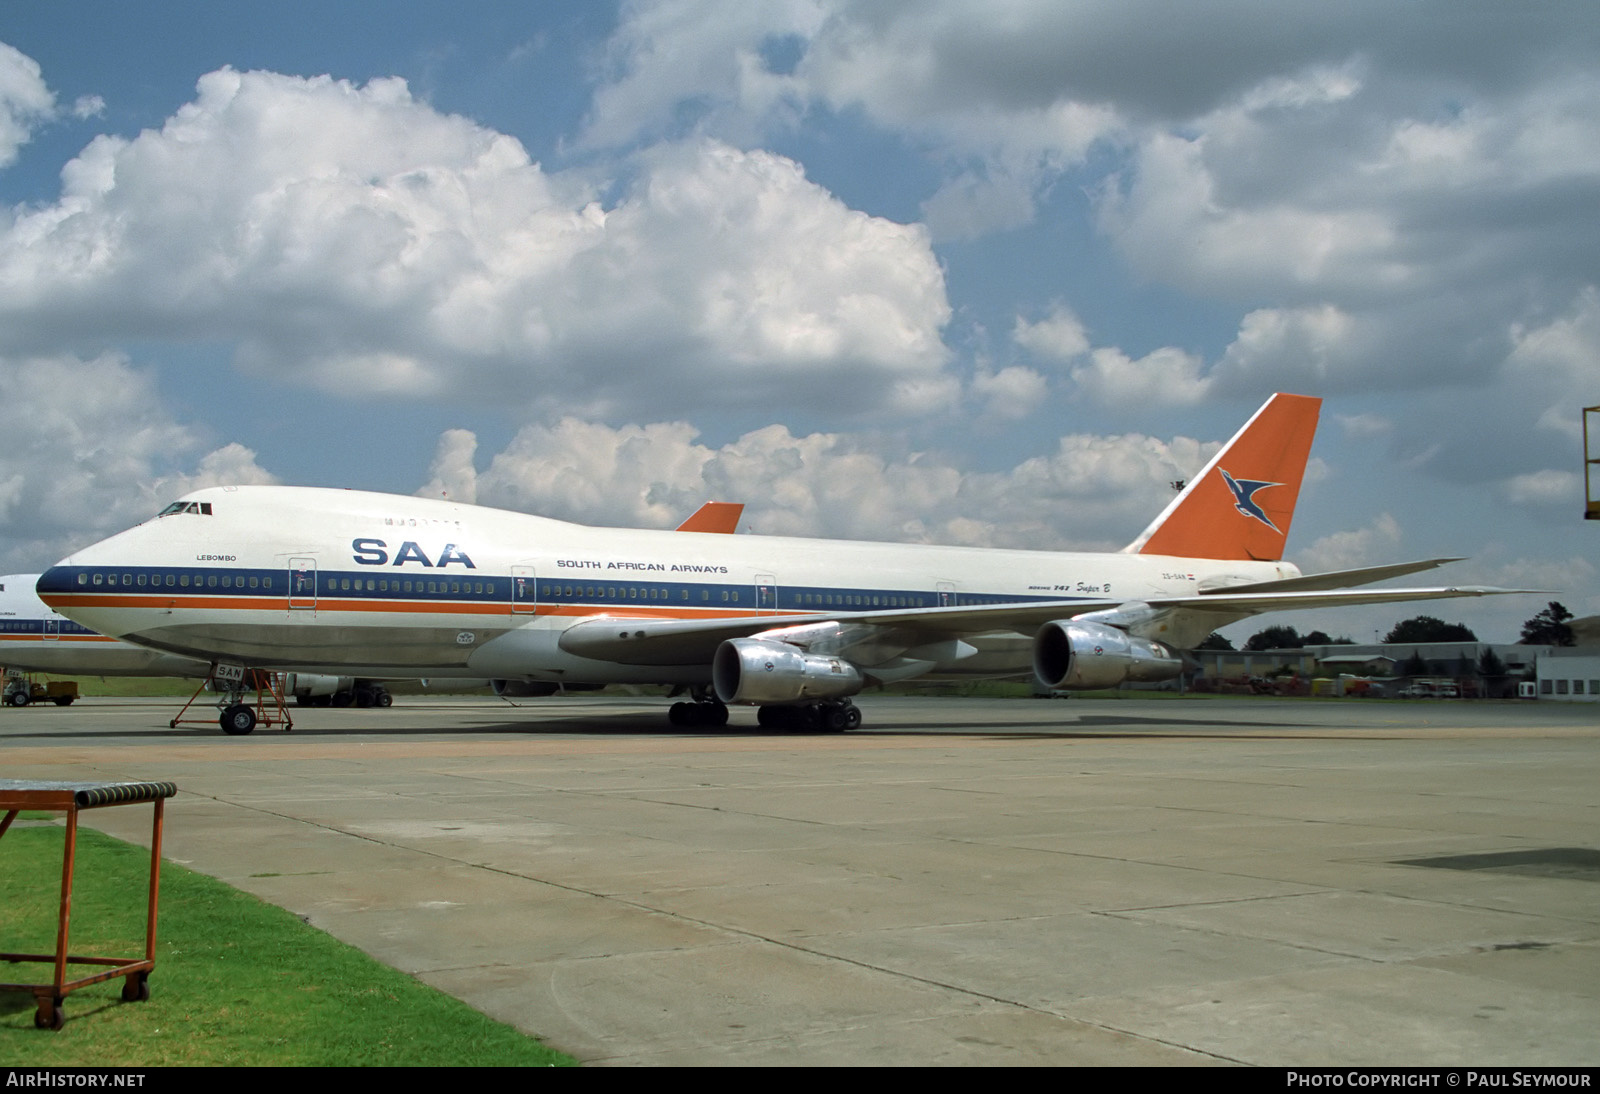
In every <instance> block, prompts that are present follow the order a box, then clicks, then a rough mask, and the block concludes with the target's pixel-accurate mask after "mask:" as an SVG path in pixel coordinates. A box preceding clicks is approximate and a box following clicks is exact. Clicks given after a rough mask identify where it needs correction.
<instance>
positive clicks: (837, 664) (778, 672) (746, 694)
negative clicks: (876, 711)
mask: <svg viewBox="0 0 1600 1094" xmlns="http://www.w3.org/2000/svg"><path fill="white" fill-rule="evenodd" d="M711 684H712V686H713V687H714V688H715V689H716V692H717V698H718V699H721V700H722V701H723V702H724V703H795V702H800V701H802V700H807V699H836V698H838V697H839V696H842V695H854V694H855V693H856V692H858V691H860V690H861V689H862V688H863V687H864V686H865V685H866V681H865V680H863V679H862V677H861V673H860V671H859V670H858V669H857V668H856V667H855V666H854V665H852V664H851V663H850V662H848V661H845V660H843V659H842V658H838V657H828V656H825V655H823V654H815V653H806V652H804V651H803V650H800V649H798V648H797V647H795V646H791V645H789V644H788V643H786V642H764V641H762V640H761V639H759V638H730V639H728V641H726V642H724V643H723V644H722V645H720V646H718V647H717V653H716V656H715V657H714V658H712V661H711Z"/></svg>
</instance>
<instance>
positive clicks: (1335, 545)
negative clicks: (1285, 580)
mask: <svg viewBox="0 0 1600 1094" xmlns="http://www.w3.org/2000/svg"><path fill="white" fill-rule="evenodd" d="M1403 539H1404V536H1403V534H1402V533H1401V530H1400V522H1399V521H1397V520H1395V519H1394V517H1392V516H1390V515H1389V514H1388V513H1380V514H1378V516H1377V517H1375V518H1373V520H1372V523H1370V524H1368V525H1367V526H1366V527H1364V528H1351V529H1347V530H1345V531H1342V532H1333V533H1331V534H1329V535H1326V536H1322V537H1321V538H1319V539H1317V540H1315V541H1314V542H1312V543H1311V544H1310V545H1308V546H1306V547H1304V548H1301V549H1300V550H1298V551H1296V552H1295V559H1296V562H1297V563H1298V565H1299V566H1300V569H1301V570H1302V571H1304V572H1305V573H1308V574H1320V573H1326V572H1328V571H1330V570H1354V569H1357V568H1358V567H1361V566H1379V565H1382V564H1384V563H1388V562H1393V561H1395V558H1396V555H1397V552H1398V550H1399V548H1400V545H1401V542H1402V540H1403Z"/></svg>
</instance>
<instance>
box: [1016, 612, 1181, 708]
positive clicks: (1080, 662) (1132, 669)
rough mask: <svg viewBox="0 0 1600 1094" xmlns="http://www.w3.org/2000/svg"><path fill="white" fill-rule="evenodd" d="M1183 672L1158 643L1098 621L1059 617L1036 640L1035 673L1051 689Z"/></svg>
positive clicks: (1166, 676) (1110, 684)
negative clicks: (1085, 621)
mask: <svg viewBox="0 0 1600 1094" xmlns="http://www.w3.org/2000/svg"><path fill="white" fill-rule="evenodd" d="M1182 671H1183V659H1182V658H1181V657H1180V656H1178V655H1177V654H1176V653H1174V652H1173V651H1172V650H1170V649H1168V648H1167V647H1166V646H1163V645H1162V644H1161V643H1160V642H1153V641H1151V640H1150V639H1148V638H1134V637H1132V636H1131V635H1129V634H1127V633H1126V632H1124V631H1119V630H1117V629H1116V628H1115V627H1107V626H1104V625H1103V624H1100V623H1083V622H1080V621H1078V620H1076V619H1057V620H1054V621H1052V622H1049V623H1046V624H1045V625H1044V626H1042V627H1040V628H1039V633H1038V634H1036V635H1034V638H1033V674H1034V676H1035V677H1036V678H1037V679H1038V681H1039V683H1041V684H1043V685H1044V686H1045V687H1047V688H1054V689H1059V690H1079V689H1087V688H1111V687H1116V686H1117V685H1118V684H1120V683H1122V682H1123V681H1124V680H1133V681H1136V682H1139V683H1147V682H1150V681H1155V680H1170V679H1172V678H1173V677H1174V676H1177V675H1178V674H1179V673H1180V672H1182Z"/></svg>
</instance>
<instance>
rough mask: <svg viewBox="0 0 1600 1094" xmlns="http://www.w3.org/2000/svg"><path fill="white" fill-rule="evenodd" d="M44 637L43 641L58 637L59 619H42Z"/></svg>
mask: <svg viewBox="0 0 1600 1094" xmlns="http://www.w3.org/2000/svg"><path fill="white" fill-rule="evenodd" d="M44 637H45V641H47V642H48V641H49V640H50V639H52V638H60V637H61V620H59V619H46V620H45V621H44Z"/></svg>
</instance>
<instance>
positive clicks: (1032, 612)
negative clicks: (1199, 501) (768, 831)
mask: <svg viewBox="0 0 1600 1094" xmlns="http://www.w3.org/2000/svg"><path fill="white" fill-rule="evenodd" d="M1317 576H1323V575H1317ZM1295 584H1296V579H1291V580H1289V581H1284V582H1271V583H1268V584H1266V585H1253V586H1249V587H1248V588H1250V589H1253V590H1266V589H1272V588H1274V587H1278V589H1277V591H1250V592H1234V591H1219V592H1212V593H1200V594H1196V595H1191V596H1171V597H1152V598H1150V599H1147V600H1138V601H1130V602H1124V603H1123V604H1116V603H1108V602H1106V601H1093V600H1035V601H1028V602H1025V603H1020V604H985V605H973V606H962V607H953V608H900V609H894V610H887V611H876V612H812V613H805V614H800V613H792V614H769V615H759V616H755V615H746V616H728V617H723V618H717V619H657V618H639V617H631V618H630V617H628V616H624V615H616V616H601V617H597V618H592V619H587V620H585V621H583V622H582V623H577V624H574V625H573V626H571V627H568V628H567V629H566V630H565V631H563V632H562V633H561V637H560V640H559V641H560V646H561V648H562V649H563V650H565V651H566V652H568V653H571V654H574V655H576V656H579V657H592V658H595V659H597V660H602V661H615V662H618V663H620V664H629V665H693V664H708V663H710V661H711V658H712V656H713V655H714V654H715V653H716V649H717V646H719V645H720V644H721V643H722V642H724V641H726V640H728V639H730V638H748V637H750V636H752V635H757V634H761V633H763V632H766V631H774V630H782V629H784V628H787V627H800V626H807V625H811V624H817V623H829V622H834V623H840V624H843V625H856V626H866V627H878V628H882V629H883V630H884V631H885V632H886V633H887V632H895V633H896V634H897V635H898V636H899V637H900V638H901V639H902V640H903V641H904V642H905V643H906V644H916V643H917V642H931V641H937V640H941V639H948V638H955V637H959V636H961V635H970V634H985V633H991V632H996V631H1018V632H1021V633H1025V634H1031V633H1032V632H1033V631H1035V630H1036V629H1038V628H1039V627H1040V626H1042V625H1043V624H1045V623H1048V622H1050V621H1052V620H1056V619H1070V618H1072V617H1074V616H1078V615H1085V614H1088V613H1091V612H1104V611H1106V610H1107V609H1118V608H1121V607H1130V608H1133V607H1136V608H1138V609H1141V610H1149V611H1155V612H1163V611H1193V612H1204V613H1216V614H1218V615H1225V616H1229V617H1230V619H1229V620H1227V622H1231V621H1232V619H1235V618H1239V617H1243V616H1249V615H1254V614H1256V613H1258V612H1266V611H1285V610H1294V609H1306V608H1332V607H1347V606H1354V605H1360V604H1392V603H1403V602H1406V601H1412V600H1444V599H1450V598H1455V597H1466V596H1473V597H1476V596H1499V595H1503V594H1506V593H1527V592H1535V591H1537V590H1531V589H1500V588H1493V587H1491V586H1486V585H1439V586H1432V587H1425V588H1409V589H1327V590H1303V591H1302V590H1297V589H1293V588H1291V589H1282V588H1281V586H1284V585H1289V586H1293V585H1295Z"/></svg>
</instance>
